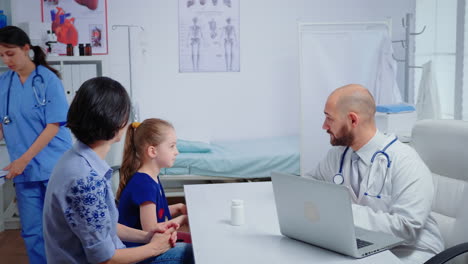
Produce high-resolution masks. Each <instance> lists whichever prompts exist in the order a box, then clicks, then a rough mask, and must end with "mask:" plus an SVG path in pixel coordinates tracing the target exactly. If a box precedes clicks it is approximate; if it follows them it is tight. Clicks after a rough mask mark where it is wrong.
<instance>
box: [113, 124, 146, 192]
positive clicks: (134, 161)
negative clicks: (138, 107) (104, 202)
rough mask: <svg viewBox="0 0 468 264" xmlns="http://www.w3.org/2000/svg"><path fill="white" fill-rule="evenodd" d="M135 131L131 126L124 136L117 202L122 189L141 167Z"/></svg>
mask: <svg viewBox="0 0 468 264" xmlns="http://www.w3.org/2000/svg"><path fill="white" fill-rule="evenodd" d="M135 130H136V128H134V127H133V126H131V125H130V126H128V129H127V135H126V136H125V145H124V152H123V158H122V166H121V167H120V183H119V189H118V190H117V195H116V198H117V200H118V199H120V195H121V194H122V191H123V189H124V188H125V186H127V183H128V182H129V181H130V179H131V178H132V176H133V174H135V172H136V171H137V170H138V168H140V166H141V161H140V158H139V157H138V153H137V150H136V147H135V139H134V137H135Z"/></svg>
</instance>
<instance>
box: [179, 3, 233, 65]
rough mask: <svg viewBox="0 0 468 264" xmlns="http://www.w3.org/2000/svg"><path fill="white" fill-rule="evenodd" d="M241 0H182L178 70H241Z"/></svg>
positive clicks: (180, 7) (180, 6) (180, 4)
mask: <svg viewBox="0 0 468 264" xmlns="http://www.w3.org/2000/svg"><path fill="white" fill-rule="evenodd" d="M239 10H240V9H239V0H179V72H230V71H232V72H238V71H240V62H239V58H240V54H239V50H240V49H239V46H240V45H239V24H240V22H239Z"/></svg>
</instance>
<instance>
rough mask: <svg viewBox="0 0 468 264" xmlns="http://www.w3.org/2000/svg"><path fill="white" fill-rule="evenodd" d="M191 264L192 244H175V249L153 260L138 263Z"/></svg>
mask: <svg viewBox="0 0 468 264" xmlns="http://www.w3.org/2000/svg"><path fill="white" fill-rule="evenodd" d="M143 263H144V264H193V263H195V261H194V259H193V250H192V244H187V243H177V244H176V246H175V247H173V248H171V249H169V250H168V251H166V252H164V253H163V254H161V255H159V256H156V257H154V258H150V259H147V260H145V261H142V262H140V264H143Z"/></svg>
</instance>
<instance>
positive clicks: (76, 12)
mask: <svg viewBox="0 0 468 264" xmlns="http://www.w3.org/2000/svg"><path fill="white" fill-rule="evenodd" d="M41 3H42V21H43V22H46V23H50V25H51V30H52V32H55V35H56V36H57V42H58V43H57V44H56V45H55V48H54V50H55V51H56V52H57V53H60V54H65V53H66V45H67V44H72V45H73V46H77V45H78V44H79V43H83V44H85V45H86V44H88V43H89V44H90V45H91V47H92V53H93V54H107V0H43V1H41Z"/></svg>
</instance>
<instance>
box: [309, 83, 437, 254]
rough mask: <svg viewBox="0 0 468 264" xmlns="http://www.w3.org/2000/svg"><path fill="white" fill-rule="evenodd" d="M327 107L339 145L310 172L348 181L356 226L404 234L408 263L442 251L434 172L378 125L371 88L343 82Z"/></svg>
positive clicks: (402, 248)
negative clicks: (433, 208) (434, 207)
mask: <svg viewBox="0 0 468 264" xmlns="http://www.w3.org/2000/svg"><path fill="white" fill-rule="evenodd" d="M324 112H325V121H324V123H323V127H322V128H323V129H324V130H326V131H327V133H328V134H330V143H331V145H333V146H334V147H333V148H332V149H331V150H330V151H329V152H328V154H327V156H326V158H325V159H324V160H323V161H321V162H320V163H319V165H318V166H317V168H316V170H315V171H314V172H312V173H310V174H309V175H308V176H312V177H314V178H316V179H319V180H323V181H328V182H333V183H334V184H342V185H344V186H347V187H348V188H349V192H350V196H351V198H352V200H353V205H352V208H353V216H354V221H355V224H356V226H358V227H361V228H365V229H369V230H374V231H380V232H384V233H388V234H393V235H395V236H398V237H401V238H403V239H404V240H405V243H404V245H403V246H398V247H396V248H394V249H392V252H393V253H394V254H395V255H396V256H397V257H399V258H400V260H402V262H403V263H424V262H425V261H426V260H428V259H430V258H431V257H432V256H433V255H434V254H437V253H439V252H440V251H442V250H443V248H444V246H443V242H442V237H441V234H440V231H439V228H438V225H437V222H436V221H435V219H434V217H432V216H431V215H430V212H431V205H432V199H433V196H434V187H433V183H432V174H431V172H430V171H429V169H428V168H427V166H426V165H425V164H424V162H423V161H422V160H421V158H420V157H419V155H418V154H417V153H416V151H415V150H414V149H412V148H411V147H410V146H408V145H405V144H403V143H401V142H400V141H398V140H395V136H393V135H384V134H382V133H381V132H379V131H378V130H377V128H376V126H375V120H374V116H375V101H374V98H373V97H372V95H371V94H370V93H369V91H368V90H367V89H366V88H364V87H362V86H361V85H356V84H351V85H347V86H344V87H341V88H338V89H336V90H335V91H334V92H333V93H332V94H331V95H330V96H329V97H328V99H327V102H326V104H325V111H324ZM324 199H327V197H324Z"/></svg>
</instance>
